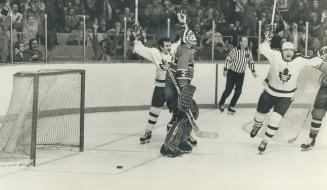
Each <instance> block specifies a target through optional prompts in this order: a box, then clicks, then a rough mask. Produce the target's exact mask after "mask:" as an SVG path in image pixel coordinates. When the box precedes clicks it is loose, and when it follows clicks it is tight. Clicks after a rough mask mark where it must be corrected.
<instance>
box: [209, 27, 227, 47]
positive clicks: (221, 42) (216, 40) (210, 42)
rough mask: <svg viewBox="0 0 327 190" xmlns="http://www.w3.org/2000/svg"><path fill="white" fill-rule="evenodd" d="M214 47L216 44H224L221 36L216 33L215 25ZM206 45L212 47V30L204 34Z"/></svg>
mask: <svg viewBox="0 0 327 190" xmlns="http://www.w3.org/2000/svg"><path fill="white" fill-rule="evenodd" d="M214 31H215V32H214V41H213V42H214V46H217V44H218V43H220V44H224V41H223V35H222V34H221V33H220V32H218V31H217V25H215V27H214ZM205 38H206V44H207V46H211V45H212V40H213V39H212V29H210V30H209V31H208V32H206V37H205Z"/></svg>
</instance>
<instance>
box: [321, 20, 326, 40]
mask: <svg viewBox="0 0 327 190" xmlns="http://www.w3.org/2000/svg"><path fill="white" fill-rule="evenodd" d="M325 22H327V19H325ZM321 36H322V40H321V42H322V46H327V27H324V29H323V33H322V35H321Z"/></svg>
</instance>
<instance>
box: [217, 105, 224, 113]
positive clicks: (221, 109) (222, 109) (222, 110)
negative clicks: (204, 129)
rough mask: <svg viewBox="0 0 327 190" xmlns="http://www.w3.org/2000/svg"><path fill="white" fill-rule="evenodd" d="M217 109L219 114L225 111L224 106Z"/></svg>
mask: <svg viewBox="0 0 327 190" xmlns="http://www.w3.org/2000/svg"><path fill="white" fill-rule="evenodd" d="M218 109H219V110H220V113H223V112H224V111H225V108H224V105H218Z"/></svg>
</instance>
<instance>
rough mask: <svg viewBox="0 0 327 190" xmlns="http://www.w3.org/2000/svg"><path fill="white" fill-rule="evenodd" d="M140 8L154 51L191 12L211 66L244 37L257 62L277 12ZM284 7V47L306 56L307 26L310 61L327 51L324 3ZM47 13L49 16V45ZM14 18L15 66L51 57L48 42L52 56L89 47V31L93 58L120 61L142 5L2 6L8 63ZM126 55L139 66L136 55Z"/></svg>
mask: <svg viewBox="0 0 327 190" xmlns="http://www.w3.org/2000/svg"><path fill="white" fill-rule="evenodd" d="M138 2H139V5H138V20H139V23H140V25H141V26H142V29H143V30H142V32H143V34H144V36H145V37H146V39H147V40H146V43H147V45H149V46H154V45H155V39H159V38H161V37H164V36H167V28H168V24H167V23H168V22H167V20H168V19H170V22H169V23H170V37H171V38H172V39H174V37H175V36H176V35H177V34H178V31H179V27H178V22H177V18H176V13H177V12H178V11H180V10H182V9H183V10H187V13H188V23H189V27H190V28H191V29H192V30H193V31H194V33H195V34H196V36H197V37H198V46H197V47H196V50H197V51H196V52H197V53H196V59H198V60H210V59H211V58H212V57H211V56H212V47H214V49H213V50H214V59H217V60H221V59H224V58H225V57H226V54H227V53H228V52H229V51H230V50H231V49H232V48H233V47H234V46H236V45H237V43H238V39H239V36H244V35H245V36H249V42H250V44H249V46H250V48H252V50H253V53H254V56H256V55H257V54H256V50H257V46H258V38H257V36H258V35H259V34H258V31H259V30H258V27H259V25H258V23H259V20H261V23H262V26H266V25H267V24H269V23H270V22H271V14H272V6H273V0H139V1H138ZM277 8H278V9H277V11H276V16H275V23H276V25H277V28H276V34H278V35H279V36H280V37H281V38H282V39H283V40H284V41H293V42H294V43H295V47H296V50H297V51H299V52H302V53H303V52H304V47H305V23H306V22H307V21H308V22H309V23H310V24H309V46H308V47H309V48H308V49H309V52H310V54H311V53H313V54H314V53H316V52H317V51H318V50H319V48H320V47H322V46H326V45H327V2H326V1H325V0H278V1H277ZM44 14H47V17H46V19H47V39H45V16H44ZM83 15H85V26H84V19H83ZM10 16H11V17H10ZM10 18H11V20H12V32H13V36H12V40H13V44H14V46H13V53H14V56H13V57H14V61H34V60H37V61H39V60H44V55H43V54H44V51H43V52H42V51H40V47H41V46H44V45H45V41H46V40H47V48H48V50H49V51H50V52H51V51H52V50H54V49H56V47H63V46H78V45H83V35H84V27H85V29H86V30H85V31H86V37H87V42H86V44H87V45H88V47H89V49H88V52H91V53H90V54H91V57H92V59H94V60H107V59H115V58H118V59H121V57H122V55H123V53H124V18H126V21H127V22H126V23H127V24H126V26H127V31H128V28H129V26H131V25H132V24H133V23H134V22H135V0H0V62H2V63H7V62H9V61H10V53H11V51H10V48H11V47H10V44H11V43H10ZM213 21H214V23H215V25H214V27H213ZM213 28H214V30H213ZM213 31H214V32H213ZM262 31H263V30H262ZM58 34H66V39H65V44H62V43H61V42H62V40H59V39H58V36H59V35H58ZM261 35H263V33H262V34H261ZM212 36H214V38H212ZM59 42H60V43H59ZM39 45H40V46H39ZM36 50H37V51H36ZM71 51H73V50H71ZM32 52H34V53H32ZM127 56H129V58H130V59H138V57H136V56H134V55H132V54H128V55H127ZM36 57H37V58H36Z"/></svg>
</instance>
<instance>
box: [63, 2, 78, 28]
mask: <svg viewBox="0 0 327 190" xmlns="http://www.w3.org/2000/svg"><path fill="white" fill-rule="evenodd" d="M80 18H81V17H79V16H76V15H75V9H74V8H73V7H71V8H69V9H68V14H67V15H66V16H65V32H72V31H73V30H74V29H76V28H77V24H78V22H79V20H80Z"/></svg>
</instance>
